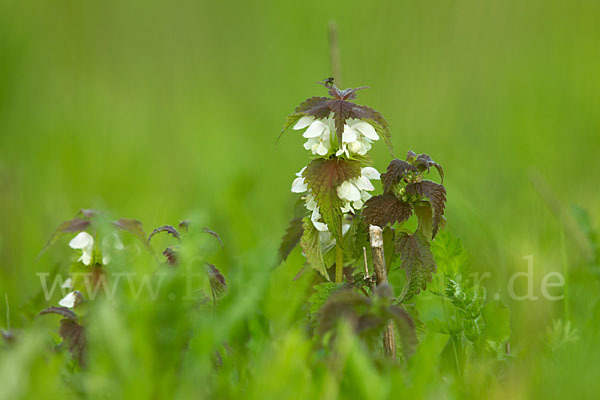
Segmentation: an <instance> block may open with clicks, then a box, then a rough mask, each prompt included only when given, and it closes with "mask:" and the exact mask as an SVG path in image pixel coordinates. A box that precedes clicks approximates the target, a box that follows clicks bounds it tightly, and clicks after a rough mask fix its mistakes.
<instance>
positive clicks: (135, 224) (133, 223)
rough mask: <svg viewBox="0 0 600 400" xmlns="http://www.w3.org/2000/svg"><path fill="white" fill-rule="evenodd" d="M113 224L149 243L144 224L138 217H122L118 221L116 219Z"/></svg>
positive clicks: (145, 243)
mask: <svg viewBox="0 0 600 400" xmlns="http://www.w3.org/2000/svg"><path fill="white" fill-rule="evenodd" d="M113 225H114V226H116V227H117V228H119V229H121V230H124V231H126V232H129V233H131V234H132V235H133V236H135V237H137V238H138V239H140V240H141V241H142V243H144V245H146V246H147V245H148V242H147V241H146V233H145V232H144V226H143V225H142V223H141V222H140V221H138V220H137V219H131V218H121V219H119V220H118V221H114V222H113Z"/></svg>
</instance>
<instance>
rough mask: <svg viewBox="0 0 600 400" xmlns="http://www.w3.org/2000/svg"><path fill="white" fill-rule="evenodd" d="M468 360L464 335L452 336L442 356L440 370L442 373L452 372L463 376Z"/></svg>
mask: <svg viewBox="0 0 600 400" xmlns="http://www.w3.org/2000/svg"><path fill="white" fill-rule="evenodd" d="M466 360H467V352H466V350H465V345H464V340H463V337H462V335H452V336H450V338H448V342H447V343H446V346H445V347H444V349H443V350H442V354H441V355H440V369H441V371H442V372H450V373H454V374H457V375H459V376H460V375H462V372H463V370H464V368H465V362H466Z"/></svg>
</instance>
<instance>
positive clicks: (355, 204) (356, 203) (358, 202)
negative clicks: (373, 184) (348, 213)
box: [352, 200, 364, 210]
mask: <svg viewBox="0 0 600 400" xmlns="http://www.w3.org/2000/svg"><path fill="white" fill-rule="evenodd" d="M363 204H364V203H363V202H362V200H356V201H353V202H352V207H354V209H355V210H360V209H361V207H362V206H363Z"/></svg>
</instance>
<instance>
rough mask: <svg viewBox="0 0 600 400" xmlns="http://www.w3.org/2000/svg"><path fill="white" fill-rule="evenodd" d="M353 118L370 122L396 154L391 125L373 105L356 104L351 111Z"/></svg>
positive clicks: (390, 149) (392, 153)
mask: <svg viewBox="0 0 600 400" xmlns="http://www.w3.org/2000/svg"><path fill="white" fill-rule="evenodd" d="M350 116H351V117H352V118H357V119H362V120H363V121H365V122H368V123H370V124H371V125H373V126H374V128H375V131H376V132H377V134H379V136H381V137H383V141H384V142H385V144H386V146H387V148H388V150H389V152H390V154H391V155H392V156H393V155H394V145H393V143H392V134H391V133H390V126H389V124H388V122H387V121H386V119H385V118H384V117H383V115H381V113H379V112H378V111H375V110H374V109H372V108H371V107H368V106H363V105H358V104H356V105H354V107H353V108H352V110H351V112H350Z"/></svg>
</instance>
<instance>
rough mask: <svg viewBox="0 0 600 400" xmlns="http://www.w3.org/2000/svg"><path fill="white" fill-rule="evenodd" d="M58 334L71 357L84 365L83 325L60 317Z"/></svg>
mask: <svg viewBox="0 0 600 400" xmlns="http://www.w3.org/2000/svg"><path fill="white" fill-rule="evenodd" d="M58 334H59V335H60V337H61V338H62V339H63V342H64V343H66V344H67V348H68V349H69V351H70V352H71V355H72V356H73V358H75V359H77V360H78V361H79V363H80V364H81V365H84V364H85V362H84V361H85V360H84V352H85V335H84V328H83V326H81V325H79V324H78V323H77V322H75V321H74V320H71V319H61V320H60V328H59V329H58Z"/></svg>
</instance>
